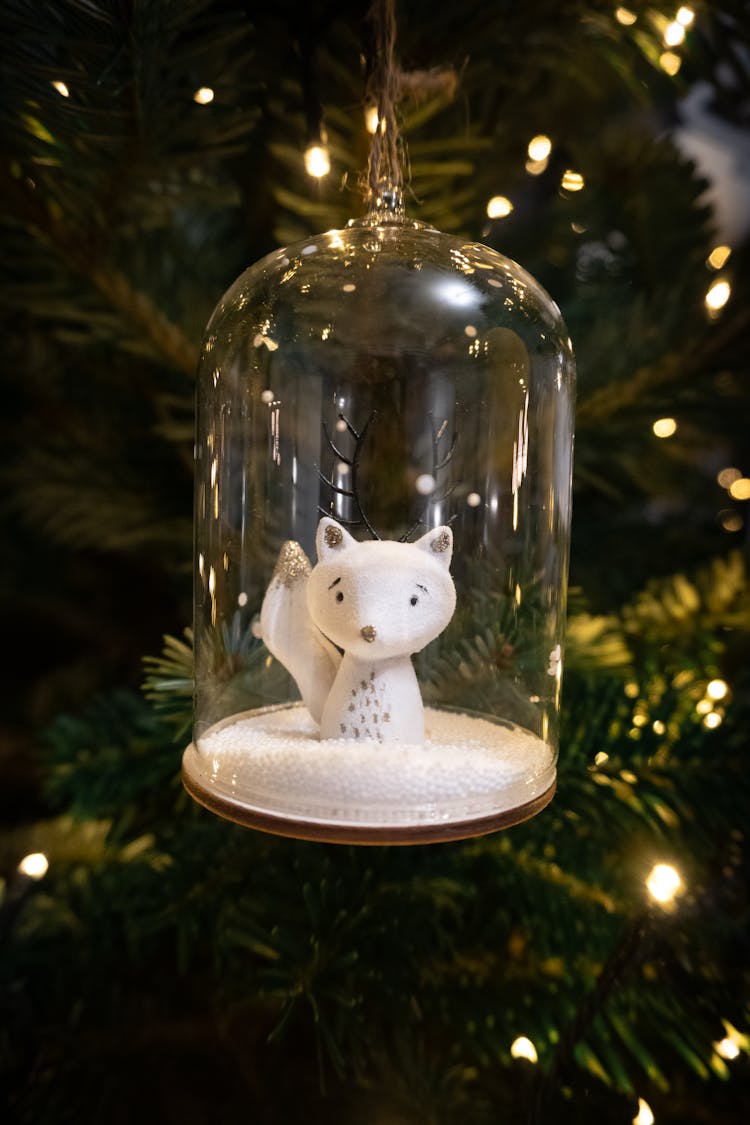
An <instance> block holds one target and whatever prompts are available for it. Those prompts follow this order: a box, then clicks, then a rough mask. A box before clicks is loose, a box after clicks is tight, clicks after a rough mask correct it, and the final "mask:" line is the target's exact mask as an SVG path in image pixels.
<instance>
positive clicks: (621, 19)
mask: <svg viewBox="0 0 750 1125" xmlns="http://www.w3.org/2000/svg"><path fill="white" fill-rule="evenodd" d="M615 19H616V20H617V22H618V23H621V24H622V26H623V27H632V26H633V24H634V23H635V21H636V20H637V19H638V16H637V15H636V14H635V12H631V11H630V10H629V9H628V8H618V9H617V10H616V12H615Z"/></svg>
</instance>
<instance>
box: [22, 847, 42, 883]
mask: <svg viewBox="0 0 750 1125" xmlns="http://www.w3.org/2000/svg"><path fill="white" fill-rule="evenodd" d="M48 869H49V861H48V859H47V857H46V855H45V854H44V852H31V853H30V854H29V855H25V856H24V857H23V859H22V860H21V862H20V863H19V865H18V870H19V871H20V872H21V874H22V875H27V876H28V877H29V879H43V878H44V876H45V875H46V874H47V871H48Z"/></svg>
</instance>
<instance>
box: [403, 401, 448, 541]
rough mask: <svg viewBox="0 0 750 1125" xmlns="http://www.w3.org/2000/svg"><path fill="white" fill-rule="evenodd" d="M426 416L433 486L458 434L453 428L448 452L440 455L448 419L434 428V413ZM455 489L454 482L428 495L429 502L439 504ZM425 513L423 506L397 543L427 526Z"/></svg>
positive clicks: (446, 461)
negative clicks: (435, 493) (430, 439)
mask: <svg viewBox="0 0 750 1125" xmlns="http://www.w3.org/2000/svg"><path fill="white" fill-rule="evenodd" d="M427 417H428V418H429V420H430V430H431V431H432V479H433V480H434V481H435V482H436V483H435V486H434V487H437V478H438V473H439V472H440V470H441V469H444V468H446V466H447V465H449V464H450V462H451V461H452V460H453V454H454V452H455V449H456V442H457V441H458V434H457V433H456V431H455V430H454V431H453V436H452V437H451V444H450V449H449V450H448V452H447V453H446V454H444V455H441V453H440V443H441V441H442V440H443V438H444V437H445V431H446V430H447V429H448V419H447V418H446V419H444V421H443V423H442V425H441V426H440V427H439V428H437V429H436V428H435V418H434V415H432V414H428V415H427ZM455 489H456V486H455V484H451V485H448V487H447V488H445V489H444V490H443V492H442V493H441V495H439V496H430V499H429V504H441V503H442V502H443V500H447V499H448V498H449V497H450V496H452V495H453V493H454V492H455ZM426 513H427V509H426V508H425V509H424V511H423V512H422V515H421V516H420V517H419V519H418V520H417V522H416V523H415V524H413V525H412V526H411V527H410V528H409V530H408V531H407V532H406V533H405V534H404V535H402V536H401V538H400V539H399V543H406V542H407V540H408V539H409V538H410V536H412V535H413V534H414V532H415V531H416V530H417V528H418V527H427V524H426V523H425V518H424V517H425V515H426ZM455 518H456V517H455V516H451V518H450V519H449V520H448V523H449V524H451V523H453V521H454V520H455Z"/></svg>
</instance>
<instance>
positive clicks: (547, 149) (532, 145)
mask: <svg viewBox="0 0 750 1125" xmlns="http://www.w3.org/2000/svg"><path fill="white" fill-rule="evenodd" d="M551 152H552V141H551V140H550V139H549V137H546V136H545V135H544V133H540V134H539V135H538V136H536V137H532V138H531V140H530V141H529V148H528V153H529V157H530V159H531V160H546V159H547V157H548V156H549V154H550V153H551Z"/></svg>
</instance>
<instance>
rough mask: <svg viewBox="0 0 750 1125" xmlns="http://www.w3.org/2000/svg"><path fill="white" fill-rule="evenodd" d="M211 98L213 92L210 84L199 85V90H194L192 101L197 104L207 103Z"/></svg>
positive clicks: (212, 97) (212, 98)
mask: <svg viewBox="0 0 750 1125" xmlns="http://www.w3.org/2000/svg"><path fill="white" fill-rule="evenodd" d="M213 100H214V92H213V90H212V89H211V87H210V86H201V88H200V90H196V91H195V93H194V94H193V101H194V102H197V103H198V105H208V104H209V102H212V101H213Z"/></svg>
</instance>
